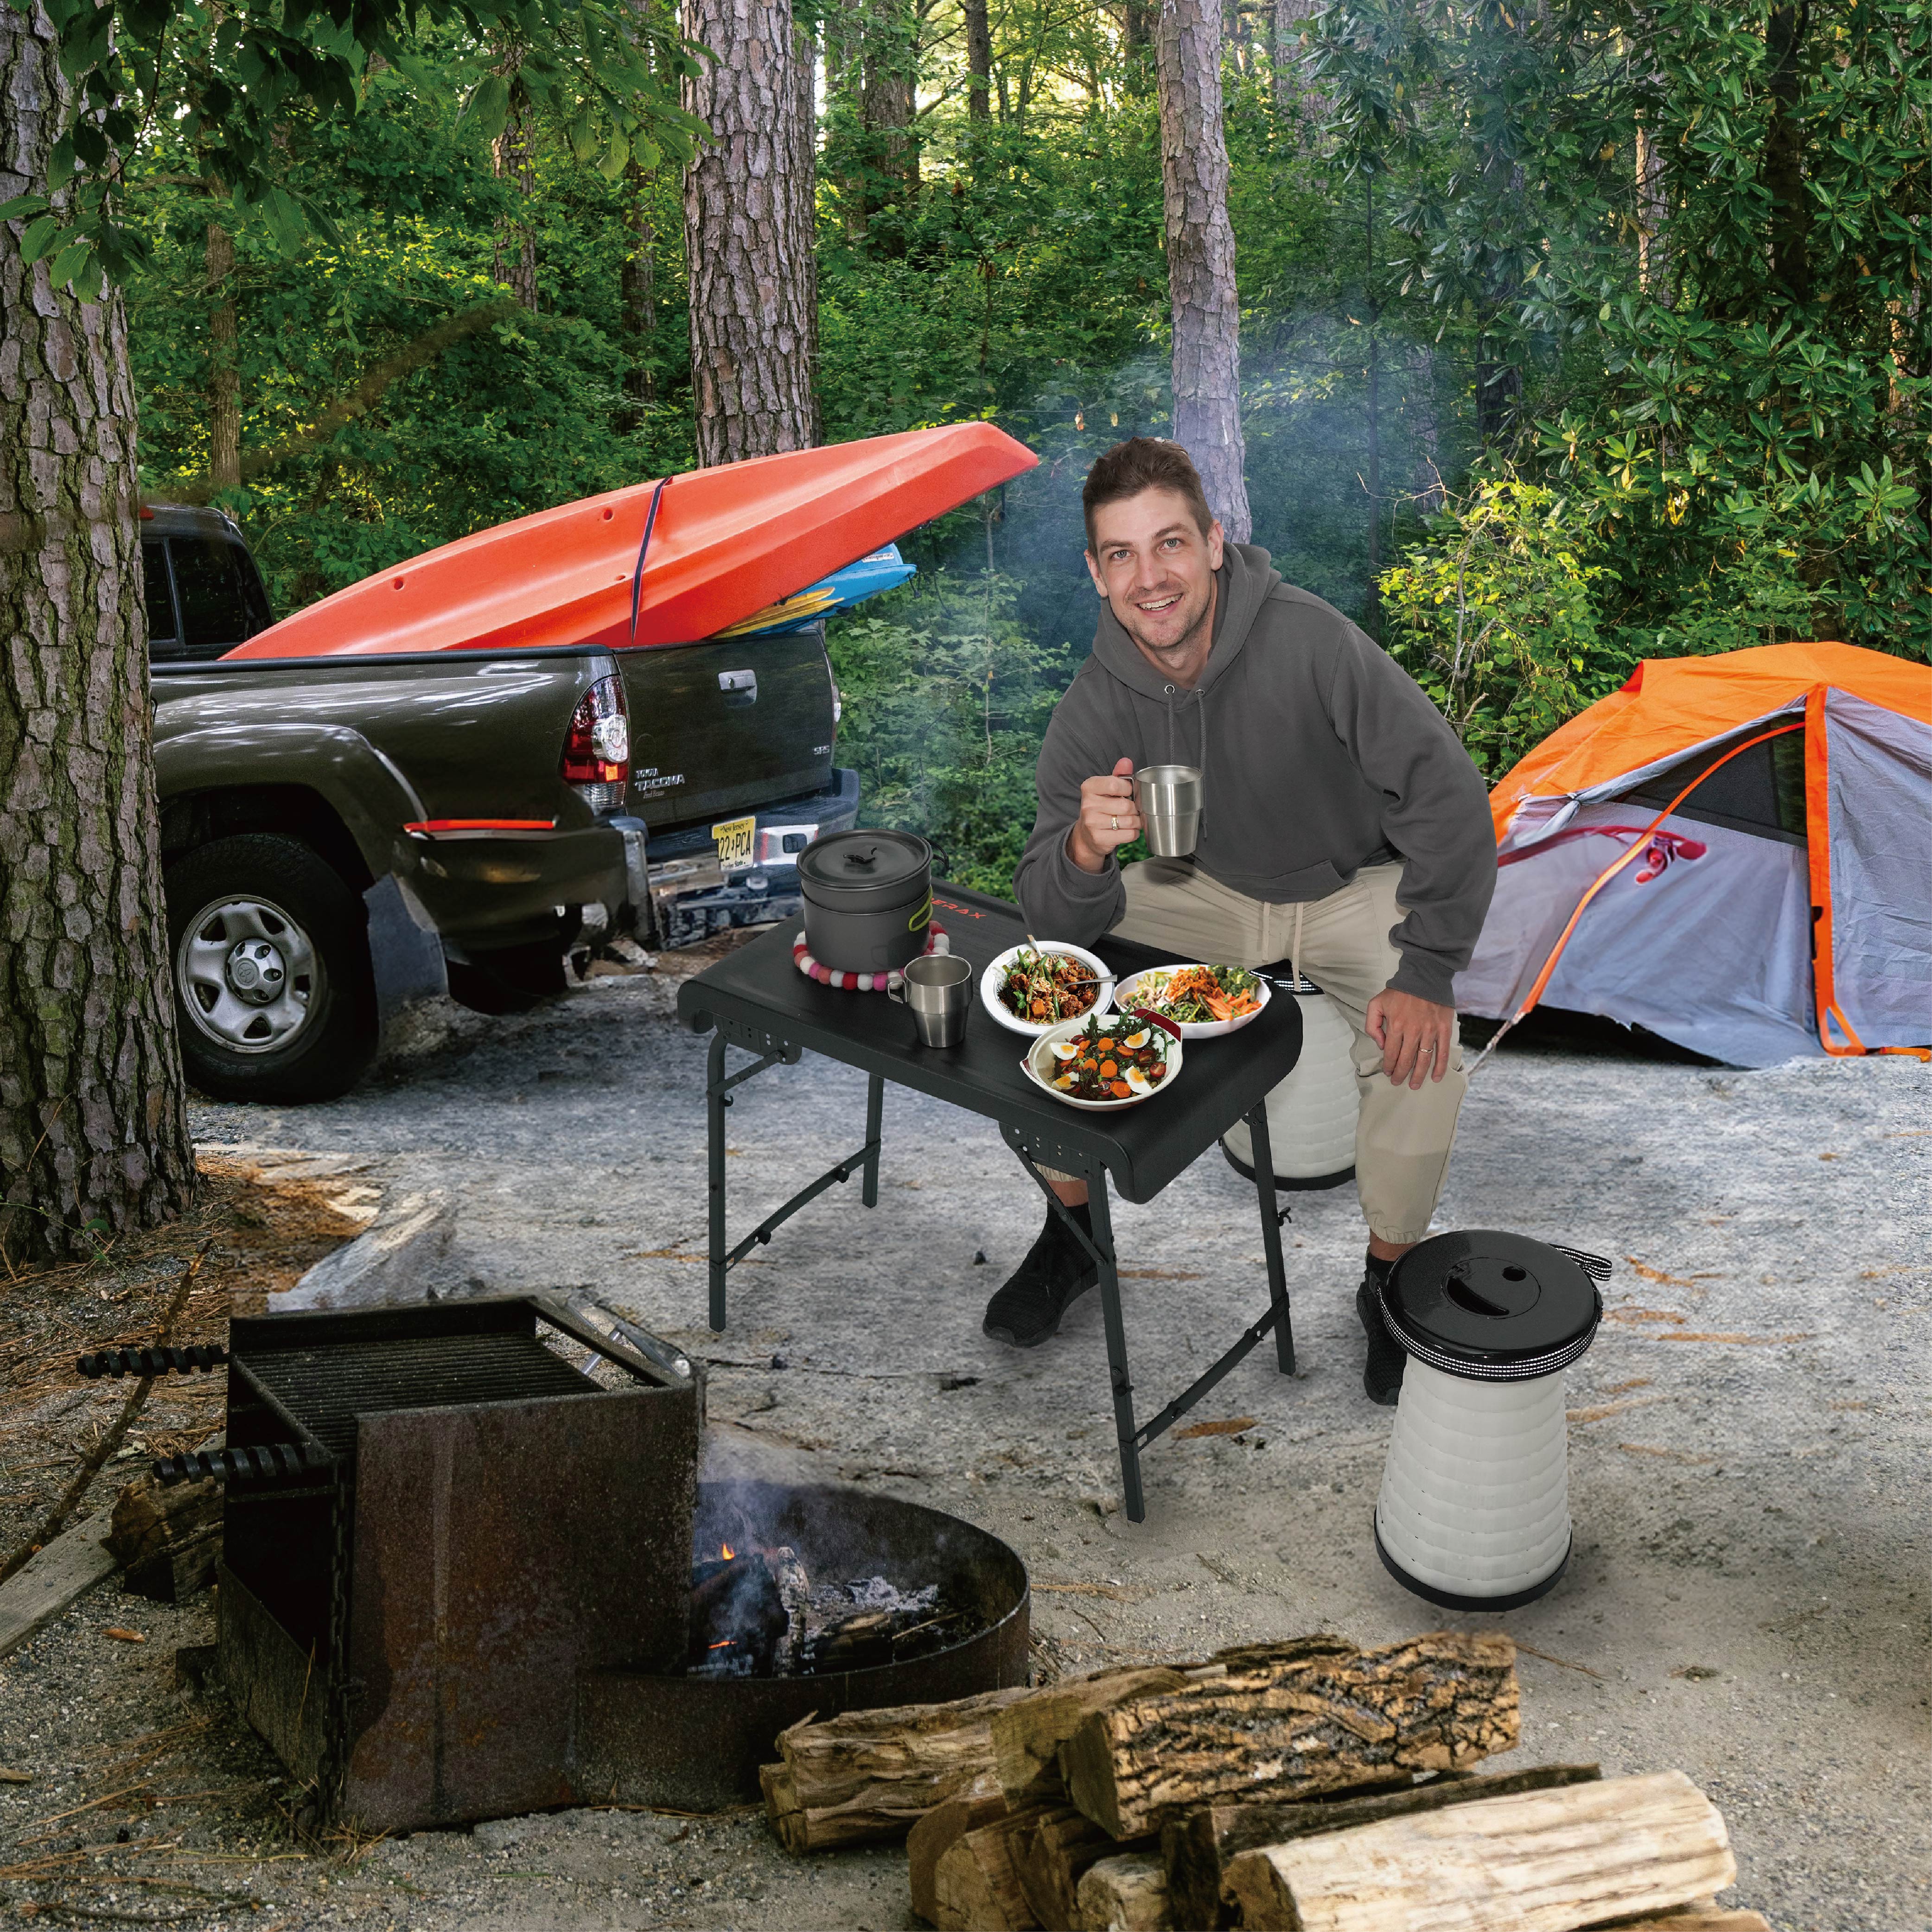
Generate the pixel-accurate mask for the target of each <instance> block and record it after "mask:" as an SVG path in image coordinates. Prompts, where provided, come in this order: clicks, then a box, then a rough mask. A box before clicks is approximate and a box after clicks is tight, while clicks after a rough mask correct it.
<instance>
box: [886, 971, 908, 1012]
mask: <svg viewBox="0 0 1932 1932" xmlns="http://www.w3.org/2000/svg"><path fill="white" fill-rule="evenodd" d="M886 998H887V999H889V1000H896V1001H898V1003H899V1004H900V1005H901V1006H904V1004H905V981H904V978H903V977H901V978H899V979H896V980H887V981H886Z"/></svg>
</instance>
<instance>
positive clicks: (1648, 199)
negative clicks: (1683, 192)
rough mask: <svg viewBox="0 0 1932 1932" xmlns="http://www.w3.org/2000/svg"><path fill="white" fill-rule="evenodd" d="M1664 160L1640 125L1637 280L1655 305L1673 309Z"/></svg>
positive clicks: (1638, 123)
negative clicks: (1666, 225) (1665, 227)
mask: <svg viewBox="0 0 1932 1932" xmlns="http://www.w3.org/2000/svg"><path fill="white" fill-rule="evenodd" d="M1669 215H1670V199H1669V190H1668V189H1667V186H1666V184H1665V180H1664V157H1663V156H1662V155H1661V154H1659V153H1658V149H1657V144H1656V142H1655V141H1653V140H1652V139H1651V134H1650V128H1649V124H1647V123H1646V122H1645V121H1641V120H1640V121H1638V122H1637V284H1638V286H1639V287H1640V288H1642V290H1643V292H1644V293H1645V294H1646V295H1647V296H1649V298H1650V299H1651V300H1652V302H1661V303H1662V304H1663V305H1664V307H1665V308H1669V307H1670V246H1669V245H1668V244H1667V242H1666V241H1665V240H1664V226H1665V223H1666V222H1667V220H1668V218H1669Z"/></svg>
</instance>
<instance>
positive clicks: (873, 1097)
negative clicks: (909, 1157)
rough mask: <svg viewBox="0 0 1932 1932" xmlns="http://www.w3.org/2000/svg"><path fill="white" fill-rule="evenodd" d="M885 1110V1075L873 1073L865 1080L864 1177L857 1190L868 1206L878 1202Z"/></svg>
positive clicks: (875, 1204)
mask: <svg viewBox="0 0 1932 1932" xmlns="http://www.w3.org/2000/svg"><path fill="white" fill-rule="evenodd" d="M885 1111H886V1082H885V1076H883V1074H879V1073H874V1075H872V1076H871V1078H870V1079H868V1080H867V1081H866V1082H865V1181H863V1183H862V1184H861V1186H860V1187H859V1199H860V1201H861V1202H863V1203H864V1204H865V1206H866V1207H868V1208H876V1207H877V1205H879V1130H880V1125H881V1124H882V1123H883V1121H884V1118H885Z"/></svg>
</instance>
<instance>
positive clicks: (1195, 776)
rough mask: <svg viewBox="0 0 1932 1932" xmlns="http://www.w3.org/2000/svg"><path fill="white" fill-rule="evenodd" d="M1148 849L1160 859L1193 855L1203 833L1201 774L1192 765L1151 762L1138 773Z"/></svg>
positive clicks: (1137, 780) (1135, 785) (1135, 776)
mask: <svg viewBox="0 0 1932 1932" xmlns="http://www.w3.org/2000/svg"><path fill="white" fill-rule="evenodd" d="M1134 790H1135V792H1136V794H1137V795H1138V797H1139V802H1140V808H1141V823H1142V826H1143V827H1144V828H1145V838H1146V839H1147V847H1148V850H1149V851H1150V852H1151V853H1153V854H1154V856H1155V857H1156V858H1157V859H1185V858H1188V857H1190V856H1192V855H1193V850H1194V847H1195V844H1196V841H1197V840H1198V839H1199V837H1200V835H1201V774H1200V772H1199V771H1198V770H1197V769H1196V768H1195V767H1194V766H1192V765H1147V766H1143V767H1142V769H1140V770H1139V771H1137V772H1135V774H1134Z"/></svg>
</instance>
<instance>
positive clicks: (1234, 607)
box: [1094, 543, 1281, 704]
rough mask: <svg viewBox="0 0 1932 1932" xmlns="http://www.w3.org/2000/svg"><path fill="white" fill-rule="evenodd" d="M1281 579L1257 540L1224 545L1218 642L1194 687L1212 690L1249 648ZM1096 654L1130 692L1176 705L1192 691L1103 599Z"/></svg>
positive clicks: (1216, 622)
mask: <svg viewBox="0 0 1932 1932" xmlns="http://www.w3.org/2000/svg"><path fill="white" fill-rule="evenodd" d="M1280 581H1281V572H1280V571H1278V570H1277V569H1276V568H1275V567H1274V565H1273V564H1272V563H1271V562H1269V561H1268V552H1267V551H1266V550H1262V549H1260V548H1259V547H1257V546H1256V545H1255V544H1238V543H1228V544H1223V547H1222V557H1221V568H1220V569H1219V570H1217V571H1215V573H1214V583H1215V592H1216V595H1215V599H1214V649H1212V650H1211V651H1210V652H1208V665H1207V668H1206V669H1205V670H1203V671H1202V673H1201V681H1200V682H1199V684H1197V685H1194V686H1193V687H1192V688H1193V690H1196V691H1204V692H1205V691H1211V690H1213V689H1214V686H1215V685H1216V684H1217V683H1218V682H1220V679H1222V678H1223V676H1226V673H1227V670H1228V667H1229V665H1231V664H1233V663H1234V661H1235V659H1236V658H1238V657H1239V656H1240V655H1241V652H1242V651H1243V650H1244V649H1245V648H1246V646H1247V641H1248V634H1249V633H1250V631H1252V630H1253V628H1254V624H1255V619H1256V618H1257V617H1258V616H1260V614H1261V610H1262V605H1263V604H1265V603H1266V602H1267V601H1268V598H1269V596H1270V595H1271V593H1272V592H1273V591H1274V588H1275V586H1276V585H1277V584H1278V583H1280ZM1094 655H1095V656H1096V657H1097V658H1099V659H1100V661H1101V663H1102V664H1104V665H1105V666H1106V668H1107V669H1108V670H1109V671H1110V672H1111V673H1112V674H1113V675H1114V676H1115V677H1117V678H1118V679H1120V680H1121V682H1122V683H1123V684H1124V685H1127V688H1129V689H1130V691H1139V693H1140V694H1141V695H1142V697H1151V698H1152V699H1153V700H1154V702H1155V703H1157V704H1167V703H1174V702H1175V700H1178V699H1181V698H1184V697H1187V695H1188V694H1189V690H1190V688H1189V687H1188V686H1187V685H1178V684H1176V683H1175V682H1173V680H1172V679H1170V678H1168V677H1166V676H1163V674H1162V673H1161V672H1160V671H1159V670H1156V669H1155V667H1154V666H1153V665H1152V664H1150V663H1148V660H1147V658H1146V657H1145V655H1144V654H1143V653H1142V650H1141V647H1140V646H1139V645H1138V644H1137V643H1135V642H1134V640H1133V638H1132V637H1129V636H1128V635H1127V631H1126V630H1125V629H1124V628H1123V626H1122V625H1121V620H1120V619H1119V618H1118V617H1117V616H1115V615H1114V607H1113V605H1112V604H1109V602H1107V601H1106V599H1105V598H1103V599H1102V600H1101V604H1100V622H1099V624H1098V625H1097V626H1096V628H1095V629H1094Z"/></svg>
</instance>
